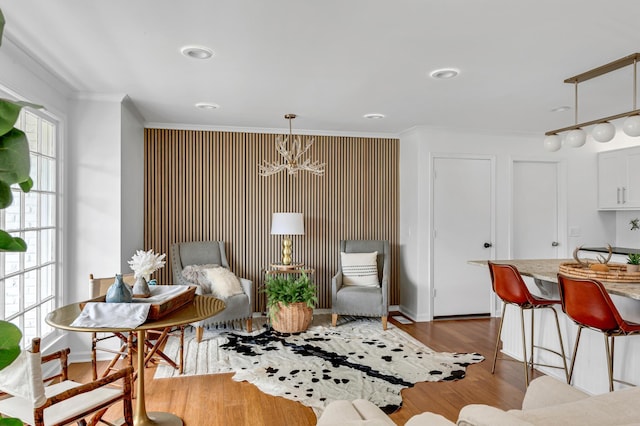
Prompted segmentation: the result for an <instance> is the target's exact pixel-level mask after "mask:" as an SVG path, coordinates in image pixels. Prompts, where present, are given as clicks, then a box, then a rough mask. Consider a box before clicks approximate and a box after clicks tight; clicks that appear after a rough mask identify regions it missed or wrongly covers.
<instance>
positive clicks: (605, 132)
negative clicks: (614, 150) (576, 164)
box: [544, 53, 640, 152]
mask: <svg viewBox="0 0 640 426" xmlns="http://www.w3.org/2000/svg"><path fill="white" fill-rule="evenodd" d="M639 59H640V53H634V54H632V55H629V56H625V57H624V58H620V59H618V60H617V61H613V62H610V63H608V64H605V65H602V66H600V67H598V68H594V69H592V70H589V71H587V72H584V73H582V74H578V75H576V76H574V77H570V78H568V79H566V80H565V81H564V82H565V83H572V84H573V85H574V87H575V104H574V110H575V124H574V125H573V126H568V127H564V128H562V129H556V130H550V131H548V132H546V133H545V135H546V137H545V138H544V148H545V149H546V150H547V151H551V152H554V151H557V150H559V149H560V148H561V147H562V139H561V137H560V135H559V133H562V132H568V133H567V134H566V135H565V137H564V144H565V145H568V146H570V147H573V148H579V147H581V146H582V145H584V143H585V142H586V140H587V134H586V132H585V131H584V127H587V126H591V125H594V124H595V127H594V128H593V130H592V132H591V136H592V137H593V139H594V140H595V141H597V142H602V143H605V142H609V141H610V140H611V139H613V137H614V136H615V135H616V126H614V125H613V124H612V123H611V121H612V120H617V119H619V118H624V117H626V119H625V120H624V122H623V124H622V131H623V132H624V133H626V134H627V135H629V136H633V137H637V136H640V115H639V114H640V109H637V104H636V98H637V67H638V60H639ZM632 64H633V109H632V110H631V111H628V112H623V113H620V114H615V115H611V116H609V117H603V118H599V119H597V120H591V121H587V122H584V123H578V84H579V83H582V82H584V81H587V80H590V79H592V78H594V77H598V76H601V75H604V74H607V73H610V72H612V71H615V70H617V69H620V68H622V67H626V66H627V65H632Z"/></svg>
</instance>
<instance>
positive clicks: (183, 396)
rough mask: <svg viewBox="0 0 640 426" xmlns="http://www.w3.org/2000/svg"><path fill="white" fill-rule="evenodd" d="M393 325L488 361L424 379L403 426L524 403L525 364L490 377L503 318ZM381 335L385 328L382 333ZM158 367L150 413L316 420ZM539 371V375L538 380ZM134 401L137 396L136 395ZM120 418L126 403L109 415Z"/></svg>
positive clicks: (268, 421)
mask: <svg viewBox="0 0 640 426" xmlns="http://www.w3.org/2000/svg"><path fill="white" fill-rule="evenodd" d="M390 322H391V323H393V324H394V325H395V326H397V327H399V328H401V329H402V330H404V331H406V332H408V333H409V334H411V335H412V336H413V337H415V338H416V339H418V340H420V341H421V342H423V343H424V344H426V345H427V346H429V347H430V348H432V349H434V350H436V351H440V352H479V353H481V354H482V355H484V357H485V360H484V361H483V362H481V363H479V364H475V365H471V366H469V367H468V368H467V376H466V377H465V378H464V379H462V380H459V381H456V382H423V383H418V384H416V386H414V387H413V388H409V389H405V390H404V391H403V392H402V399H403V406H402V408H401V409H400V410H398V411H397V412H395V413H393V414H391V418H392V419H393V420H394V421H395V422H396V423H397V424H398V425H404V424H405V423H406V422H407V420H408V419H409V418H411V416H413V415H415V414H419V413H421V412H423V411H432V412H434V413H439V414H442V415H443V416H445V417H447V418H448V419H450V420H452V421H455V420H456V419H457V416H458V412H459V411H460V409H461V408H462V407H463V406H465V405H467V404H488V405H492V406H495V407H498V408H501V409H512V408H520V406H521V404H522V399H523V396H524V391H525V385H524V373H523V367H522V364H521V363H519V362H514V361H508V360H503V361H500V357H499V360H498V365H497V367H496V373H495V374H491V360H492V356H493V350H494V345H495V338H496V333H497V331H498V322H499V319H496V318H491V319H464V320H446V321H445V320H441V321H434V322H425V323H413V324H409V325H402V324H399V323H397V322H395V321H394V320H390ZM380 332H382V330H380ZM153 375H154V368H147V369H146V372H145V387H146V406H147V411H167V412H171V413H174V414H176V415H178V416H180V417H181V418H182V419H183V420H184V424H185V425H186V426H243V425H247V426H249V425H251V426H261V425H265V426H276V425H277V426H280V425H287V426H308V425H315V424H316V417H315V415H314V414H313V411H312V410H311V409H310V408H307V407H305V406H303V405H302V404H299V403H297V402H293V401H289V400H287V399H284V398H280V397H273V396H269V395H266V394H264V393H262V392H260V391H259V390H258V389H257V388H256V387H255V386H253V385H252V384H250V383H247V382H241V383H237V382H234V381H233V380H231V376H232V374H218V375H209V376H192V377H181V378H172V379H158V380H154V379H153ZM538 375H540V373H537V372H536V373H535V374H534V377H536V376H538ZM70 376H71V378H72V379H74V380H79V381H90V379H91V373H90V364H88V363H82V364H74V365H72V366H71V368H70ZM134 406H135V400H134ZM121 416H122V409H121V407H120V406H115V407H113V408H111V409H110V410H109V412H107V415H106V416H105V418H107V419H115V418H118V417H121Z"/></svg>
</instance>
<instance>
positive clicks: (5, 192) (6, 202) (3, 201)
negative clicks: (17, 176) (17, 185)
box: [0, 180, 13, 209]
mask: <svg viewBox="0 0 640 426" xmlns="http://www.w3.org/2000/svg"><path fill="white" fill-rule="evenodd" d="M12 202H13V194H12V193H11V186H9V185H7V184H6V183H4V182H3V181H1V180H0V209H6V208H7V207H9V206H10V205H11V203H12Z"/></svg>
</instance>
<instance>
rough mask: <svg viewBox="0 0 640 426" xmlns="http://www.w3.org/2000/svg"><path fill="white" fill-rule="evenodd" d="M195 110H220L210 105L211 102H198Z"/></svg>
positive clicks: (216, 106)
mask: <svg viewBox="0 0 640 426" xmlns="http://www.w3.org/2000/svg"><path fill="white" fill-rule="evenodd" d="M196 108H200V109H218V108H220V105H218V104H212V103H211V102H198V103H197V104H196Z"/></svg>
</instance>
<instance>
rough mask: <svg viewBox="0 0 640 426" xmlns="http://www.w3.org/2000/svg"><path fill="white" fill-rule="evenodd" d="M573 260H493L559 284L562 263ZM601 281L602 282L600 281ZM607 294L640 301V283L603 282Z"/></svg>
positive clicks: (476, 262) (482, 262) (475, 262)
mask: <svg viewBox="0 0 640 426" xmlns="http://www.w3.org/2000/svg"><path fill="white" fill-rule="evenodd" d="M573 261H574V260H573V259H512V260H492V262H493V263H507V264H509V265H513V266H515V267H516V268H517V269H518V271H519V272H520V274H521V275H524V276H526V277H532V278H534V279H536V280H540V281H548V282H552V283H556V284H557V283H558V271H559V268H560V264H561V263H565V262H573ZM468 263H469V264H471V265H478V266H487V261H486V260H470V261H469V262H468ZM598 281H601V280H598ZM601 282H602V284H604V286H605V288H606V289H607V292H609V293H611V294H615V295H618V296H622V297H629V298H631V299H635V300H640V283H620V282H610V281H601Z"/></svg>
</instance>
